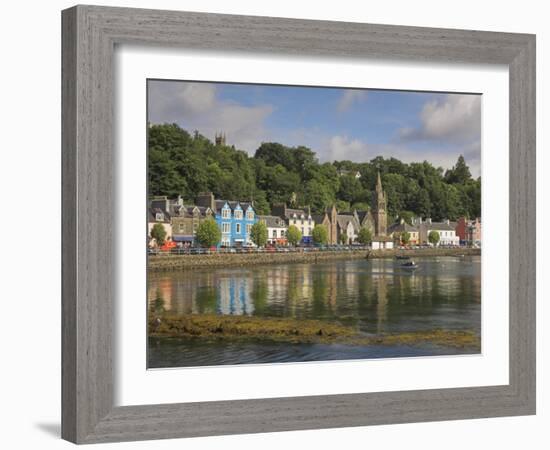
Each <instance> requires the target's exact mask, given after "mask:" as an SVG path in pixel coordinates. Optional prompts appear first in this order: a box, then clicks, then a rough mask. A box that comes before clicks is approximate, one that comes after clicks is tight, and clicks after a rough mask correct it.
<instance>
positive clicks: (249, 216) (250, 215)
mask: <svg viewBox="0 0 550 450" xmlns="http://www.w3.org/2000/svg"><path fill="white" fill-rule="evenodd" d="M246 218H247V219H248V220H254V211H247V212H246Z"/></svg>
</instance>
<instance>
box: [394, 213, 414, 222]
mask: <svg viewBox="0 0 550 450" xmlns="http://www.w3.org/2000/svg"><path fill="white" fill-rule="evenodd" d="M413 217H414V213H413V212H412V211H401V212H400V213H399V214H398V215H397V219H398V220H401V219H403V221H404V222H405V223H408V224H409V225H412V219H413Z"/></svg>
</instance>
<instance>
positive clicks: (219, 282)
mask: <svg viewBox="0 0 550 450" xmlns="http://www.w3.org/2000/svg"><path fill="white" fill-rule="evenodd" d="M418 263H419V266H420V267H419V269H418V270H416V271H414V272H410V271H407V270H405V269H403V268H401V267H400V264H399V262H397V261H393V260H389V259H385V260H382V259H380V260H369V261H366V260H355V261H333V262H325V263H321V264H287V265H284V264H283V265H271V266H259V267H251V268H235V269H213V270H204V271H200V270H195V271H190V272H171V273H163V274H150V276H149V280H148V293H147V298H148V303H149V311H151V312H152V313H162V312H164V311H168V312H172V313H176V314H225V315H253V316H259V317H288V318H298V319H300V318H303V319H317V320H324V321H335V322H338V323H341V324H343V325H346V326H350V327H353V328H355V329H356V330H357V331H359V332H361V333H366V334H379V333H399V332H408V331H423V330H433V329H444V330H469V331H473V332H475V333H477V334H478V335H479V334H480V330H481V258H479V257H471V258H469V257H467V258H452V257H441V258H423V259H419V260H418ZM465 352H470V351H469V350H467V349H460V348H445V347H437V346H434V345H428V344H425V345H421V346H414V347H406V346H349V345H348V346H346V345H337V344H331V345H328V344H324V345H321V344H289V343H275V342H271V343H266V342H265V341H264V342H230V341H224V340H218V341H205V340H200V339H185V338H181V339H178V338H150V339H149V347H148V361H149V367H178V366H179V367H182V366H202V365H218V364H242V363H260V362H289V361H322V360H337V359H357V358H383V357H396V356H422V355H438V354H459V353H465Z"/></svg>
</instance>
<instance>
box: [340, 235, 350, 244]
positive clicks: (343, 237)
mask: <svg viewBox="0 0 550 450" xmlns="http://www.w3.org/2000/svg"><path fill="white" fill-rule="evenodd" d="M347 243H348V234H347V233H342V234H341V235H340V244H343V245H346V244H347Z"/></svg>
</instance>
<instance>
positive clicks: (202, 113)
mask: <svg viewBox="0 0 550 450" xmlns="http://www.w3.org/2000/svg"><path fill="white" fill-rule="evenodd" d="M146 95H147V120H146V123H144V126H146V128H147V205H146V216H147V219H146V236H147V238H146V247H145V246H144V251H146V252H147V293H146V298H147V302H146V307H147V368H149V369H162V368H175V367H197V366H221V365H225V366H227V365H242V364H265V363H270V364H274V363H305V362H320V361H344V360H360V359H373V358H404V357H433V356H442V355H446V356H448V355H472V354H480V353H481V348H482V342H481V301H482V299H481V285H482V282H481V281H482V279H481V274H482V268H481V249H482V230H481V227H482V211H481V172H482V165H481V161H482V158H481V108H482V97H483V96H482V95H481V94H479V93H462V92H457V93H452V92H429V91H407V90H383V89H377V88H376V87H373V88H368V89H367V88H347V87H346V88H344V87H334V86H291V85H269V84H245V83H227V82H214V81H212V82H206V81H195V80H163V79H148V80H147V83H146ZM144 227H145V226H144Z"/></svg>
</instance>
